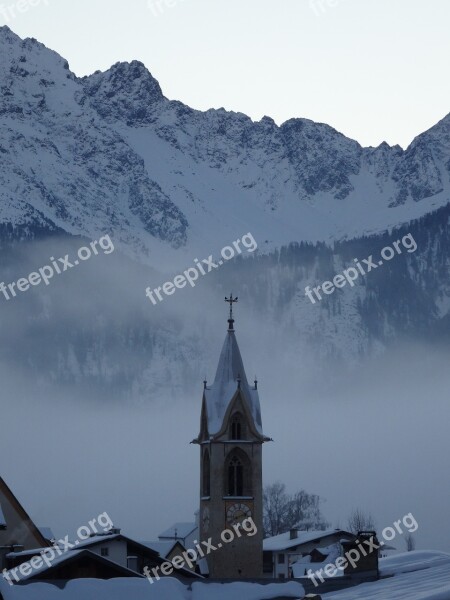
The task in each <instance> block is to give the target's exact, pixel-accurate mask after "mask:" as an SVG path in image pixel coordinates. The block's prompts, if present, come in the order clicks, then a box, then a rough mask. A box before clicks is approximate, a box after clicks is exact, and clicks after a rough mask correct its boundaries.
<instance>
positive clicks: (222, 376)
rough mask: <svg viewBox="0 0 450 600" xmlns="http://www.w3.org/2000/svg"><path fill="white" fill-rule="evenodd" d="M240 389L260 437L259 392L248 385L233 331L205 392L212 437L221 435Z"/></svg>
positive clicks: (227, 336)
mask: <svg viewBox="0 0 450 600" xmlns="http://www.w3.org/2000/svg"><path fill="white" fill-rule="evenodd" d="M238 389H240V392H241V396H242V398H243V400H244V402H245V403H246V405H247V408H248V409H249V411H250V413H251V415H252V417H253V421H254V425H255V427H256V429H257V431H258V433H260V434H261V435H263V432H262V423H261V408H260V404H259V396H258V390H257V389H254V388H252V387H250V386H249V384H248V381H247V376H246V374H245V369H244V363H243V361H242V357H241V353H240V351H239V346H238V343H237V340H236V334H235V332H234V329H228V331H227V334H226V338H225V341H224V344H223V346H222V352H221V353H220V358H219V364H218V365H217V371H216V376H215V378H214V383H213V384H212V385H211V386H210V387H207V388H206V389H205V391H204V394H205V401H206V410H207V415H208V431H209V434H210V435H215V434H216V433H218V432H219V431H220V429H221V427H222V425H223V419H224V417H225V414H226V412H227V409H228V407H229V405H230V402H231V401H232V399H233V398H234V396H235V394H236V392H237V391H238Z"/></svg>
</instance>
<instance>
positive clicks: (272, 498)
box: [263, 481, 289, 536]
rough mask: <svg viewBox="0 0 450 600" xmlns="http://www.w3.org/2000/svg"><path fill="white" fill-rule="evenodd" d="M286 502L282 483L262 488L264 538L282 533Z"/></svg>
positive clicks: (286, 497) (287, 500) (286, 498)
mask: <svg viewBox="0 0 450 600" xmlns="http://www.w3.org/2000/svg"><path fill="white" fill-rule="evenodd" d="M288 502H289V499H288V496H287V494H286V486H285V485H284V483H280V482H279V481H277V482H276V483H272V485H267V486H266V487H265V488H264V493H263V505H264V508H263V523H264V533H265V535H266V536H272V535H278V534H279V533H281V532H282V531H283V526H284V523H285V521H286V513H287V505H288Z"/></svg>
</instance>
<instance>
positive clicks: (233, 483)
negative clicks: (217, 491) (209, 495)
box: [224, 448, 252, 496]
mask: <svg viewBox="0 0 450 600" xmlns="http://www.w3.org/2000/svg"><path fill="white" fill-rule="evenodd" d="M224 475H225V482H224V484H225V495H226V496H251V493H252V467H251V462H250V460H249V458H248V456H247V455H246V454H245V452H243V451H242V450H240V449H237V448H236V449H235V450H233V451H232V452H231V453H230V454H229V456H228V459H227V461H226V463H225V473H224Z"/></svg>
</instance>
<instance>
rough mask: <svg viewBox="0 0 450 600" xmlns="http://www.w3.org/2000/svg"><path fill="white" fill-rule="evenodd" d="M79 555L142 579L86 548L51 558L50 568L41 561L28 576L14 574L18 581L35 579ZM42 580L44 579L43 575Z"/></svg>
mask: <svg viewBox="0 0 450 600" xmlns="http://www.w3.org/2000/svg"><path fill="white" fill-rule="evenodd" d="M79 555H83V556H89V557H91V558H92V559H94V560H97V561H98V560H99V561H101V562H103V563H109V564H110V565H114V566H115V567H117V569H120V570H121V571H122V572H123V573H124V572H129V573H130V575H132V576H133V577H143V575H140V574H139V573H136V572H135V571H131V570H130V569H128V568H126V567H123V566H122V565H119V564H118V563H116V562H114V561H112V560H111V559H110V558H105V557H103V556H99V555H98V554H95V553H94V552H91V551H90V550H88V549H87V548H80V549H78V550H70V551H68V552H64V553H63V554H61V556H55V557H54V558H52V559H51V560H50V562H51V564H50V566H48V565H47V564H46V563H45V562H44V561H42V565H41V566H40V567H39V568H33V569H32V571H31V573H30V574H29V575H22V574H21V573H20V571H16V572H17V573H18V577H19V579H20V581H26V580H27V579H32V578H35V577H36V576H37V575H39V574H43V573H45V572H46V571H49V570H50V569H53V568H55V567H57V566H59V565H61V564H62V563H65V562H67V561H73V560H74V558H76V557H77V556H79ZM42 578H43V579H45V575H44V576H43V577H42ZM11 579H12V581H14V577H13V576H12V577H11Z"/></svg>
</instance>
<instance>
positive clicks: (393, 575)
mask: <svg viewBox="0 0 450 600" xmlns="http://www.w3.org/2000/svg"><path fill="white" fill-rule="evenodd" d="M380 572H381V575H382V576H383V575H384V576H388V577H387V578H386V579H381V580H380V581H376V582H373V583H363V584H361V585H359V586H357V587H354V588H348V589H345V590H342V591H340V592H333V593H330V594H324V595H323V598H324V600H450V554H444V553H442V552H434V551H415V552H409V553H405V554H398V555H395V556H392V557H389V558H384V559H382V560H381V561H380ZM0 591H1V593H2V595H3V598H4V600H79V599H80V598H83V600H122V599H123V598H127V600H236V599H239V600H270V599H271V598H277V597H281V596H283V597H285V598H297V599H301V598H303V594H304V593H303V588H302V586H301V585H300V584H299V583H298V582H295V581H290V582H287V583H284V584H268V585H259V584H252V583H237V582H236V583H228V584H216V583H210V584H207V583H202V582H195V583H193V584H192V589H188V588H187V587H186V586H184V585H183V584H182V583H180V582H179V581H177V580H176V579H173V578H170V577H168V578H165V579H161V580H160V581H158V582H155V583H154V584H149V583H148V581H147V580H146V579H138V578H136V579H133V578H131V579H122V578H118V579H109V580H107V581H103V580H97V579H96V580H94V579H76V580H74V581H70V582H69V583H68V584H67V585H66V587H65V588H64V589H62V590H61V589H59V588H58V587H56V586H54V585H51V584H47V583H32V584H29V585H26V586H17V585H16V586H13V587H11V586H9V585H8V584H7V583H6V582H5V581H4V580H2V579H1V578H0Z"/></svg>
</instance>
